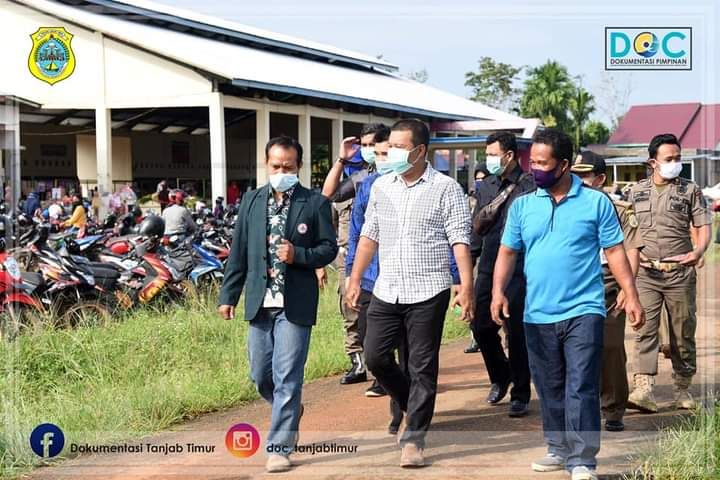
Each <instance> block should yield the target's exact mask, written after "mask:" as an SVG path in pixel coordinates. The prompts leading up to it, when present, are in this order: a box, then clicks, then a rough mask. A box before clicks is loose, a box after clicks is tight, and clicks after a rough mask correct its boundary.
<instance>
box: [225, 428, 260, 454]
mask: <svg viewBox="0 0 720 480" xmlns="http://www.w3.org/2000/svg"><path fill="white" fill-rule="evenodd" d="M225 447H226V448H227V449H228V451H229V452H230V453H232V454H233V455H235V456H236V457H240V458H247V457H250V456H252V455H253V454H255V452H257V449H258V448H260V434H259V433H258V431H257V430H256V429H255V427H253V426H252V425H250V424H249V423H236V424H235V425H233V426H232V427H230V429H229V430H228V431H227V433H226V434H225Z"/></svg>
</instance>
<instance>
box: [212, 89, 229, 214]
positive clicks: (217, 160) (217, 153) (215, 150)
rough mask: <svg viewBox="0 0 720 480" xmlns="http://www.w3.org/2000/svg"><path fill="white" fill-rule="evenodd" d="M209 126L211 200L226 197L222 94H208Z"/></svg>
mask: <svg viewBox="0 0 720 480" xmlns="http://www.w3.org/2000/svg"><path fill="white" fill-rule="evenodd" d="M208 114H209V126H210V185H211V187H210V188H211V191H212V199H213V201H214V200H215V199H216V198H217V197H223V198H227V195H226V191H227V160H226V154H225V105H224V102H223V94H222V93H220V92H213V93H211V94H210V102H209V105H208Z"/></svg>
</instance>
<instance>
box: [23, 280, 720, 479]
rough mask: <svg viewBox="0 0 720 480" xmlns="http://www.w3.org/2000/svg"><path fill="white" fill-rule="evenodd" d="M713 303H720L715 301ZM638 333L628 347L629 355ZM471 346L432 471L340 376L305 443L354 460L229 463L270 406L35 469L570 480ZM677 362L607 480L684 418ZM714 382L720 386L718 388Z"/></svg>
mask: <svg viewBox="0 0 720 480" xmlns="http://www.w3.org/2000/svg"><path fill="white" fill-rule="evenodd" d="M718 286H720V268H717V267H715V268H712V269H711V268H705V269H703V270H702V271H701V275H700V277H699V282H698V291H699V292H700V293H699V302H698V307H699V310H700V311H699V319H698V320H699V321H698V324H699V328H698V333H697V338H698V367H699V371H700V372H701V373H700V374H699V375H698V377H696V379H697V380H698V382H699V383H700V382H702V385H696V386H694V387H693V390H694V392H695V394H696V395H702V394H703V393H704V392H705V391H706V390H707V389H709V388H712V387H715V389H716V390H717V380H718V375H717V373H718V372H719V371H720V370H718V367H720V355H718V351H719V349H718V338H719V337H718V335H717V332H716V329H717V327H718V325H719V324H720V321H719V320H720V300H718V298H717V297H718V295H717V293H713V292H717V291H718ZM710 297H714V298H710ZM630 341H631V334H630V333H629V332H628V335H627V337H626V343H627V347H628V352H631V351H632V348H631V343H630ZM465 345H466V342H465V341H464V340H463V341H458V342H454V343H450V344H447V345H444V346H443V348H442V351H441V362H440V364H441V370H440V379H439V384H440V386H439V395H438V398H437V405H436V412H435V417H434V420H433V425H432V430H431V433H430V434H429V436H428V448H427V450H426V458H427V461H428V463H430V466H429V467H427V468H424V469H421V470H410V471H409V470H403V469H401V468H399V467H398V466H397V465H398V462H399V450H398V448H397V447H396V445H395V437H393V436H390V435H388V434H387V433H386V426H387V422H388V420H389V415H388V413H387V412H388V400H387V397H385V398H380V399H369V398H365V397H364V396H363V391H364V390H365V388H367V386H368V385H369V384H361V385H352V386H345V387H342V386H340V385H339V384H338V378H337V377H335V378H328V379H323V380H320V381H316V382H313V383H312V384H309V385H306V387H305V390H304V399H303V401H304V404H305V416H304V417H303V420H302V424H301V438H300V443H301V444H309V443H313V442H323V443H325V444H328V445H329V444H332V443H334V444H336V445H350V446H357V452H356V453H337V452H336V453H323V454H316V455H310V454H302V455H295V456H294V460H295V462H296V463H297V465H298V466H297V468H295V469H294V470H293V471H292V472H290V473H289V474H284V475H277V474H276V475H266V474H265V473H264V468H263V466H264V455H263V454H262V451H258V453H256V454H255V455H253V456H252V457H250V458H246V459H242V458H236V457H234V456H232V455H230V454H229V453H228V451H227V449H226V447H225V444H224V438H225V433H226V431H227V429H228V428H229V427H230V426H231V425H233V424H235V423H239V422H244V423H250V424H252V425H254V426H256V427H257V428H258V430H259V431H260V432H261V434H262V432H264V431H267V427H268V418H269V407H268V406H267V405H265V404H264V403H261V402H255V403H252V404H250V405H247V406H244V407H241V408H236V409H232V410H229V411H226V412H221V413H214V414H209V415H206V416H203V417H201V418H199V419H197V420H195V421H192V422H189V423H186V424H183V425H180V426H178V427H177V428H175V429H173V430H172V431H167V432H163V433H161V434H158V435H156V436H154V437H152V438H146V439H143V440H142V442H143V443H146V442H151V443H154V444H158V445H163V444H165V443H168V444H171V445H174V444H175V443H179V444H181V445H183V446H184V447H185V450H186V451H185V453H183V454H173V455H163V454H147V453H146V454H143V455H131V454H108V455H83V456H81V457H78V458H75V459H72V460H68V461H64V462H61V463H58V464H56V465H54V466H52V467H46V468H41V469H38V470H36V471H35V472H34V474H33V478H38V479H56V478H74V479H75V478H103V479H105V478H107V479H126V478H128V479H130V478H132V479H154V480H158V479H173V480H180V479H185V478H187V479H190V478H192V479H249V478H260V477H266V476H267V477H271V478H286V477H287V478H332V479H340V478H442V479H452V478H473V479H476V478H484V479H487V478H497V479H500V478H508V479H524V478H528V479H530V478H533V479H543V480H546V479H547V480H554V479H567V478H568V477H567V475H565V474H562V473H555V474H553V473H550V474H537V473H533V472H531V471H530V468H529V465H530V462H531V461H532V460H533V459H535V458H536V457H539V456H542V455H543V454H544V451H545V448H544V445H543V442H542V431H541V425H540V418H539V414H538V408H539V406H538V403H537V400H536V399H533V401H532V403H531V409H532V413H531V415H530V416H529V417H527V418H524V419H511V418H509V417H508V416H507V414H506V413H507V408H508V405H507V399H506V400H505V401H504V402H503V403H502V404H501V405H499V406H489V405H487V404H486V403H485V402H484V398H485V396H486V395H487V392H488V387H489V382H488V378H487V375H486V372H485V368H484V366H483V364H482V357H481V355H480V354H472V355H467V354H464V353H463V352H462V350H463V348H464V347H465ZM670 373H671V369H670V362H669V360H665V359H662V360H661V361H660V374H659V376H658V379H657V384H658V385H657V396H658V399H659V403H660V412H659V413H658V414H657V415H642V414H639V413H630V414H629V415H628V416H627V417H626V426H627V430H626V431H625V432H623V433H607V432H603V443H602V449H601V452H600V456H599V464H600V466H599V472H600V473H601V474H602V475H603V477H605V476H606V475H607V477H606V478H612V477H614V476H615V475H617V474H618V473H621V472H627V471H628V469H629V465H630V460H629V456H631V455H632V454H633V453H635V452H637V451H638V450H639V449H641V448H643V447H644V446H647V443H646V442H648V441H649V440H651V439H652V438H653V436H654V435H655V434H656V432H657V430H658V429H659V428H661V427H662V426H665V425H668V424H671V423H673V422H675V421H677V420H678V418H679V416H678V415H677V412H676V411H675V410H673V409H672V408H671V400H672V390H671V379H670ZM711 380H714V381H711ZM191 442H192V443H194V444H196V445H198V444H207V445H213V446H214V450H215V451H214V453H211V454H203V453H187V446H186V444H188V443H191Z"/></svg>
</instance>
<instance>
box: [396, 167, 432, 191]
mask: <svg viewBox="0 0 720 480" xmlns="http://www.w3.org/2000/svg"><path fill="white" fill-rule="evenodd" d="M394 175H395V177H393V180H392V181H393V182H398V181H399V182H402V183H403V185H405V186H406V187H408V188H410V187H412V186H414V185H417V184H418V183H420V182H427V183H432V179H433V177H434V176H435V169H434V168H433V167H432V165H430V162H426V166H425V171H424V172H423V174H422V175H421V176H420V178H418V179H417V180H415V181H414V182H413V183H407V182H406V181H405V180H404V179H403V178H402V175H398V174H394Z"/></svg>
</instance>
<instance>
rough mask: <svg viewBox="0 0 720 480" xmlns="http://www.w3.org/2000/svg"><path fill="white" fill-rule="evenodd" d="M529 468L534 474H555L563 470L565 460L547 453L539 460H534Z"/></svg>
mask: <svg viewBox="0 0 720 480" xmlns="http://www.w3.org/2000/svg"><path fill="white" fill-rule="evenodd" d="M530 468H532V469H533V471H535V472H556V471H558V470H564V469H565V459H564V458H562V457H561V456H560V455H555V454H554V453H548V454H547V455H545V456H544V457H543V458H541V459H540V460H535V461H534V462H533V463H532V465H530Z"/></svg>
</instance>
